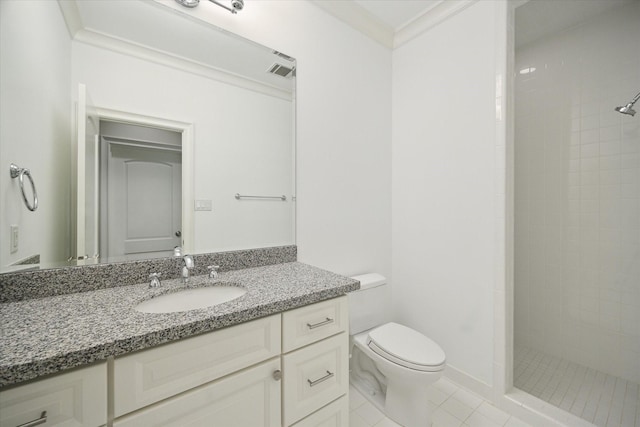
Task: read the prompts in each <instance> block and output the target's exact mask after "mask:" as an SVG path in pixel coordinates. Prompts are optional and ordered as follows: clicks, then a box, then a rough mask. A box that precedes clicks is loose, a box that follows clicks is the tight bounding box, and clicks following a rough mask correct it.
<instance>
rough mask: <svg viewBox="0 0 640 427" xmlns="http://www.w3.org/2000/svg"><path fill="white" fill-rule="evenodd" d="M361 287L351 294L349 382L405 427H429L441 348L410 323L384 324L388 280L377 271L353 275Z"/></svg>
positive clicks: (441, 364)
mask: <svg viewBox="0 0 640 427" xmlns="http://www.w3.org/2000/svg"><path fill="white" fill-rule="evenodd" d="M353 279H355V280H358V281H360V290H359V291H355V292H351V293H349V294H348V296H349V328H350V332H349V333H350V334H351V336H350V344H351V355H350V361H349V371H350V374H349V381H350V383H351V384H352V385H353V386H354V387H355V388H356V389H357V390H358V391H360V393H362V395H363V396H365V398H367V399H368V400H369V401H371V403H373V404H374V405H375V406H376V407H377V408H378V409H380V410H381V411H382V412H383V413H384V414H385V415H386V416H387V417H388V418H391V419H392V420H393V421H395V422H396V423H398V424H400V425H402V426H404V427H429V426H431V414H430V410H429V405H428V404H427V388H428V387H429V385H431V384H433V383H434V382H436V381H437V380H438V379H439V378H440V377H441V376H442V371H443V370H444V367H445V354H444V351H442V348H440V346H439V345H438V344H436V343H435V342H433V341H432V340H430V339H429V338H427V337H426V336H424V335H423V334H421V333H420V332H418V331H415V330H413V329H411V328H409V327H407V326H404V325H401V324H398V323H394V322H388V323H384V314H383V308H384V307H386V306H387V305H388V303H389V299H388V296H389V295H388V289H387V287H388V286H387V280H386V278H385V277H384V276H382V275H380V274H377V273H370V274H363V275H361V276H355V277H353Z"/></svg>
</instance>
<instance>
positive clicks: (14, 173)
mask: <svg viewBox="0 0 640 427" xmlns="http://www.w3.org/2000/svg"><path fill="white" fill-rule="evenodd" d="M9 173H10V174H11V178H18V181H19V182H20V191H21V192H22V200H24V204H25V205H27V209H29V210H30V211H31V212H33V211H35V210H36V209H38V193H37V192H36V184H35V183H34V182H33V177H32V176H31V172H29V169H27V168H21V167H19V166H18V165H16V164H15V163H11V166H9ZM25 175H26V176H27V178H29V182H31V189H32V190H33V203H29V200H28V199H27V194H26V193H25V192H24V176H25Z"/></svg>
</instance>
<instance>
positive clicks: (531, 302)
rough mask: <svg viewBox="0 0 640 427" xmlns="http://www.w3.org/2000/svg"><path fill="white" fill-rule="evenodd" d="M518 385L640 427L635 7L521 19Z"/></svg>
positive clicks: (585, 413)
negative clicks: (634, 113)
mask: <svg viewBox="0 0 640 427" xmlns="http://www.w3.org/2000/svg"><path fill="white" fill-rule="evenodd" d="M515 16H516V18H515V27H514V29H515V35H516V36H515V80H514V85H515V88H514V89H515V92H514V93H515V100H514V101H515V102H514V108H515V115H514V117H515V132H514V133H515V135H514V139H515V143H514V147H515V151H514V153H515V159H514V173H515V184H514V185H515V186H514V188H515V190H514V199H515V200H514V203H515V206H514V211H515V230H514V236H515V244H514V249H515V312H514V377H513V378H514V386H515V387H516V388H518V389H520V390H523V391H525V392H527V393H529V394H531V395H533V396H535V397H537V398H538V399H540V400H543V401H546V402H548V403H549V404H551V405H554V406H557V407H559V408H561V409H563V410H565V411H567V412H569V413H572V414H574V415H575V416H576V417H579V418H582V419H584V420H586V421H589V422H591V423H593V424H595V425H597V426H602V427H605V426H607V427H608V426H625V427H627V426H632V427H639V426H640V393H639V385H638V384H639V383H640V115H635V117H634V115H633V114H632V113H633V112H634V109H635V110H638V107H640V103H638V104H636V105H633V104H634V102H636V101H637V99H638V95H637V94H638V92H640V1H638V0H557V1H545V0H531V1H528V2H526V3H524V4H522V5H521V6H519V7H517V8H516V12H515Z"/></svg>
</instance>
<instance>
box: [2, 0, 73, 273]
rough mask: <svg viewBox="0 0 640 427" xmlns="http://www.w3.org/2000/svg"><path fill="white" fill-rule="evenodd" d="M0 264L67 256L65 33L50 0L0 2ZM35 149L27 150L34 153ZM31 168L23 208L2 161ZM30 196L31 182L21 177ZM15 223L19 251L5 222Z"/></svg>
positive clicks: (68, 102) (68, 107)
mask: <svg viewBox="0 0 640 427" xmlns="http://www.w3.org/2000/svg"><path fill="white" fill-rule="evenodd" d="M0 53H1V54H2V57H1V59H0V93H2V97H1V100H0V141H1V143H0V165H1V173H0V206H1V208H0V243H1V245H0V267H4V266H6V265H8V264H11V263H14V262H16V261H19V260H22V259H24V258H27V257H30V256H33V255H37V254H40V255H41V260H42V261H43V262H47V261H52V260H61V259H63V258H66V257H67V256H69V253H68V250H67V248H68V245H69V241H70V238H69V223H68V221H69V218H68V210H69V192H70V186H69V164H70V158H71V157H70V131H69V120H70V117H69V114H70V110H71V100H70V95H69V94H70V92H69V71H70V67H71V66H70V58H71V48H70V43H69V33H68V32H67V28H66V26H65V23H64V20H63V18H62V14H61V12H60V9H59V7H58V4H57V2H53V1H44V2H30V1H29V2H25V1H10V0H7V1H5V0H3V1H2V2H0ZM36 153H37V155H34V154H36ZM10 163H16V164H17V165H18V166H20V167H25V168H28V169H30V171H31V173H32V176H33V178H34V180H35V183H36V187H37V191H38V199H39V207H38V209H37V210H36V211H35V212H30V211H29V210H27V208H26V206H25V205H24V202H23V201H22V196H21V194H20V189H19V185H18V181H17V179H11V178H10V177H9V171H8V169H9V164H10ZM25 185H26V186H27V188H28V194H29V195H30V194H31V193H30V191H31V190H30V184H29V182H28V180H27V179H26V178H25ZM12 224H15V225H18V226H19V228H20V232H19V249H18V252H16V253H13V254H11V253H10V251H9V242H10V238H9V227H10V225H12Z"/></svg>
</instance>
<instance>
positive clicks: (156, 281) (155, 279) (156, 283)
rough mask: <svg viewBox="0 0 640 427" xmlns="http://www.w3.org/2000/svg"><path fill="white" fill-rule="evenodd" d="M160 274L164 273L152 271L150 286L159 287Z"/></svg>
mask: <svg viewBox="0 0 640 427" xmlns="http://www.w3.org/2000/svg"><path fill="white" fill-rule="evenodd" d="M160 276H162V273H151V274H150V275H149V279H151V283H149V287H150V288H157V287H158V286H160V279H159V277H160Z"/></svg>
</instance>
